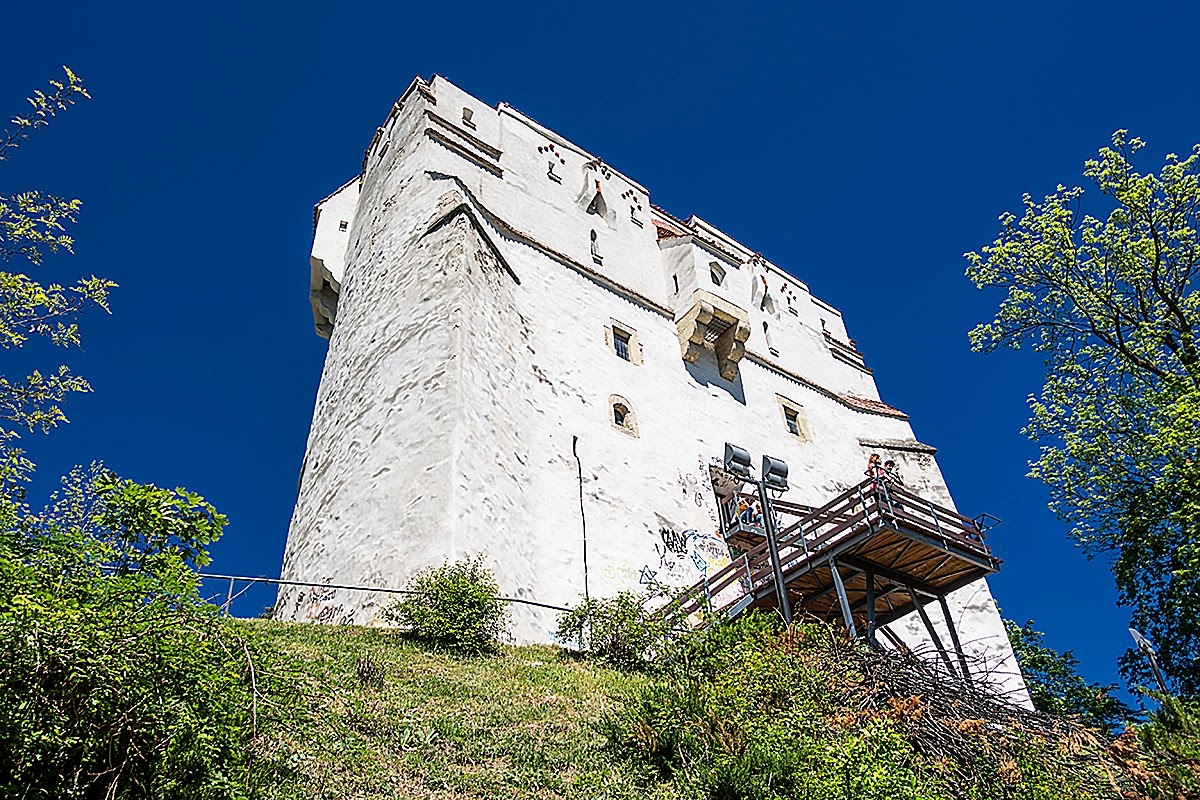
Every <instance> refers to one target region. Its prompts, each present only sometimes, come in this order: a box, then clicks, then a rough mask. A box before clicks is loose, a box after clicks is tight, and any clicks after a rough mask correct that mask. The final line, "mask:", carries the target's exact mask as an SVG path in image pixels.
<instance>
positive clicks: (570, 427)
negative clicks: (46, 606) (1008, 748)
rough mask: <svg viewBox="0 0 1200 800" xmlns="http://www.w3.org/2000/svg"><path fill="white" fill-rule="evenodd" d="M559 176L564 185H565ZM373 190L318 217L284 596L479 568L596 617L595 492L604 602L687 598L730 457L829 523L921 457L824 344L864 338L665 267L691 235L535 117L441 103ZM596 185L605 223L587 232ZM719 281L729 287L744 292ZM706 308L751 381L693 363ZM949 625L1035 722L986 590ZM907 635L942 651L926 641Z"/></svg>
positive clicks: (303, 599) (525, 614)
mask: <svg viewBox="0 0 1200 800" xmlns="http://www.w3.org/2000/svg"><path fill="white" fill-rule="evenodd" d="M435 100H436V102H435ZM463 108H471V109H472V111H473V114H472V122H474V123H475V127H474V128H473V129H469V128H464V127H463V126H462V124H461V121H462V109H463ZM550 145H553V146H554V150H553V155H552V156H551V155H549V154H548V151H547V148H548V147H549V146H550ZM538 148H543V150H542V152H539V150H538ZM551 157H553V158H555V159H561V160H560V161H558V169H557V170H556V172H557V174H558V175H559V176H560V177H561V179H562V180H561V182H557V181H555V180H552V179H551V178H550V177H549V176H548V175H547V167H548V165H547V162H548V160H549V159H550V158H551ZM563 162H565V163H563ZM364 165H365V170H364V174H363V176H362V180H361V182H359V181H352V182H351V183H350V184H347V186H346V187H343V189H342V190H339V192H337V193H335V194H334V195H332V196H331V197H330V198H327V199H326V200H325V201H322V204H321V205H320V206H319V209H318V219H317V225H316V229H317V230H316V236H315V240H314V248H313V262H314V274H316V265H317V262H318V261H319V262H320V264H321V265H322V266H323V268H324V270H325V271H326V272H327V273H328V274H329V275H331V276H332V277H334V278H336V281H337V284H338V288H339V289H340V294H339V296H338V299H337V322H336V325H335V326H334V327H333V332H332V338H331V340H330V344H329V351H328V355H327V357H326V363H325V369H324V372H323V374H322V378H321V385H320V389H319V391H318V395H317V403H316V409H315V411H314V415H313V423H312V428H311V431H310V434H309V441H308V448H307V455H306V458H305V466H304V470H303V474H302V477H301V486H300V494H299V498H298V500H297V503H296V509H295V513H294V516H293V519H292V524H291V529H290V531H289V534H288V545H287V552H286V554H285V558H284V566H283V577H284V578H286V579H290V580H304V581H312V582H316V583H322V582H330V583H335V584H337V583H344V584H359V585H381V586H392V587H397V588H399V587H402V586H403V585H404V583H405V581H406V580H407V579H408V578H409V577H410V576H411V575H412V574H413V573H414V572H415V571H416V570H418V569H420V568H421V567H424V566H428V565H432V564H440V563H442V562H443V561H444V560H447V559H454V558H457V557H460V556H463V555H467V554H471V553H475V552H483V553H485V554H486V557H487V560H488V562H489V564H490V565H491V566H492V568H493V569H494V570H495V571H496V574H497V577H498V579H499V581H500V584H501V588H502V591H503V592H504V593H506V594H509V595H512V596H515V597H521V598H526V599H531V600H537V601H540V602H544V603H550V604H555V605H563V606H570V605H573V604H574V603H576V602H577V601H578V599H579V597H580V596H581V594H582V593H583V588H584V569H583V557H582V553H583V537H582V521H581V515H580V499H579V492H580V481H579V475H580V472H582V488H583V495H584V496H583V506H584V513H585V514H586V521H587V541H588V544H587V546H588V567H589V574H588V583H589V589H590V592H591V594H592V595H593V596H604V595H611V594H613V593H615V592H617V591H619V590H621V589H630V588H631V589H637V588H638V587H639V586H640V585H644V584H645V583H646V582H647V581H650V580H656V581H660V582H664V583H673V584H679V585H683V584H689V583H692V582H693V581H695V580H696V579H697V578H698V577H699V576H700V575H701V574H702V573H701V568H703V567H705V566H706V565H707V568H708V569H715V568H718V567H719V566H722V565H723V564H724V563H727V559H728V552H727V551H726V550H723V543H722V542H721V541H720V539H719V535H718V534H717V532H716V530H717V516H716V513H717V512H716V508H715V507H714V499H713V495H712V491H711V489H710V487H709V486H708V477H707V476H708V465H709V463H710V462H711V461H712V459H714V458H715V457H719V456H720V454H721V452H722V449H723V445H724V442H726V441H732V442H735V443H738V444H740V445H742V446H743V447H746V448H747V449H749V450H750V451H751V452H752V453H755V454H761V453H769V454H770V455H773V456H776V457H779V458H783V459H784V460H785V461H787V462H788V464H789V466H790V468H791V474H790V481H791V485H792V487H793V489H792V491H791V493H790V496H789V499H791V500H794V501H797V502H803V503H809V504H813V505H820V504H822V503H824V502H825V501H826V500H828V499H829V498H831V497H832V496H834V495H835V494H837V493H839V492H840V491H842V490H843V489H845V488H846V487H848V486H851V485H853V484H855V483H857V482H858V481H860V480H861V479H862V475H863V468H864V464H865V457H866V453H867V452H868V449H865V448H864V447H863V445H861V444H860V443H859V439H860V438H863V439H868V440H906V441H912V440H913V434H912V429H911V428H910V426H909V424H908V422H907V420H905V419H903V418H900V417H898V416H895V415H886V414H880V413H868V412H865V411H863V410H860V409H857V408H855V407H853V406H852V404H851V403H849V402H848V401H846V400H845V399H844V397H843V396H845V395H857V396H859V397H866V398H870V399H878V392H877V390H876V388H875V384H874V381H873V379H872V378H871V376H870V374H868V373H867V372H866V371H864V370H861V369H858V368H856V367H854V366H852V365H849V364H846V363H845V362H844V361H842V360H838V359H836V358H834V357H833V355H832V354H831V351H830V348H829V345H828V343H827V342H826V340H825V337H824V334H823V333H822V325H824V330H825V331H828V332H829V334H830V335H831V336H833V337H835V338H836V339H838V340H840V341H843V342H846V341H848V337H847V334H846V330H845V326H844V323H843V321H842V318H841V314H840V313H838V312H837V311H836V310H835V309H832V308H831V307H830V306H828V305H827V304H825V303H823V302H821V301H819V300H817V299H815V298H814V297H813V296H812V295H811V293H810V292H809V290H808V287H807V285H805V284H804V283H803V282H801V281H799V280H797V279H795V278H793V277H791V276H790V275H787V274H786V273H784V272H783V271H782V270H780V269H779V268H777V267H775V266H774V265H772V264H770V263H769V262H767V261H765V260H763V259H761V258H760V257H755V256H754V254H753V253H752V252H751V251H749V250H748V249H747V248H745V247H744V246H742V245H741V244H739V243H737V242H735V241H733V240H732V239H729V238H728V237H725V236H724V234H721V233H720V231H718V230H717V229H715V228H713V227H712V226H711V225H709V224H708V223H705V222H703V221H701V220H698V219H696V218H691V219H690V220H688V221H686V222H685V223H684V224H683V227H684V228H685V230H684V233H685V234H686V235H685V236H683V237H680V238H678V239H670V238H668V239H664V240H662V241H661V242H660V241H659V239H658V234H657V228H656V226H655V224H653V220H654V219H656V218H657V219H658V220H660V221H662V222H663V223H664V224H666V225H669V226H675V227H679V226H680V223H679V222H678V221H675V220H673V219H671V218H668V217H666V216H664V215H661V214H659V213H658V212H656V211H652V209H651V207H650V200H649V196H648V194H647V193H646V190H645V189H644V188H643V187H641V186H640V185H639V184H637V183H635V182H633V181H631V180H629V179H628V178H626V177H624V176H623V175H621V174H620V173H618V172H616V171H615V170H613V169H611V168H610V167H607V166H605V165H601V164H598V163H597V162H596V161H595V159H593V157H591V156H590V155H588V154H587V153H584V152H583V151H581V150H579V149H578V148H577V147H575V146H574V145H571V144H570V143H568V142H566V141H565V140H563V139H561V137H558V136H557V135H555V134H552V133H550V132H548V131H546V130H545V129H543V128H541V127H540V126H538V125H537V124H536V123H533V122H532V121H530V120H528V119H527V118H525V117H523V116H522V115H520V114H519V113H518V112H516V111H514V110H513V109H511V108H509V107H507V106H504V105H503V104H502V105H501V106H500V107H498V108H497V109H490V108H488V107H487V106H485V105H484V104H482V103H480V102H479V101H478V100H476V99H474V98H472V97H470V96H469V95H467V94H465V93H464V92H462V91H461V90H459V89H458V88H457V87H454V86H453V85H451V84H450V83H449V82H447V81H445V80H444V79H442V78H435V79H434V80H433V81H432V82H431V83H430V84H428V85H424V84H423V82H418V83H416V84H414V87H413V88H412V89H410V91H409V92H407V93H406V95H405V96H404V97H403V98H402V100H401V102H400V103H399V104H398V106H397V107H396V108H395V109H393V112H392V114H390V115H389V118H388V122H387V123H386V124H385V126H384V127H383V128H381V129H380V132H379V133H378V134H377V135H376V137H375V139H374V140H373V142H372V145H371V147H370V148H369V149H368V152H367V154H366V158H365V161H364ZM497 173H501V174H497ZM597 181H599V182H600V186H601V192H602V194H603V196H604V198H605V200H606V203H605V204H606V206H607V210H608V213H607V214H605V215H604V216H603V218H601V217H600V216H599V215H596V214H589V213H587V211H586V209H587V207H588V205H589V203H590V201H591V199H592V198H593V197H594V188H595V185H596V182H597ZM631 205H632V206H633V207H634V208H635V209H636V208H637V206H638V205H640V206H641V208H642V212H641V221H642V223H643V224H642V225H641V226H638V225H637V224H635V223H634V222H633V221H632V220H631V218H630V217H631V214H630V206H631ZM343 219H345V220H348V221H349V223H350V224H349V226H348V231H347V232H346V233H345V234H343V236H344V240H342V241H344V245H345V249H344V251H343V253H344V256H342V254H341V253H339V252H338V247H339V239H338V237H337V236H336V235H335V234H338V233H339V231H338V230H337V225H338V221H340V220H343ZM593 230H594V231H596V232H597V239H598V241H599V243H600V251H601V254H602V256H603V259H602V262H601V263H597V262H596V261H595V260H594V259H593V257H592V251H591V238H590V233H591V231H593ZM711 261H719V262H720V263H721V265H722V267H723V268H724V269H725V271H726V281H725V283H724V285H722V286H721V287H715V286H713V285H712V283H711V281H710V279H709V269H708V265H709V263H710V262H711ZM343 270H344V272H343ZM510 271H511V272H510ZM589 271H592V272H594V273H595V274H594V275H591V274H589ZM672 275H677V276H678V277H679V280H680V292H679V294H678V295H676V293H675V292H674V287H673V283H672ZM514 276H515V277H514ZM518 281H519V282H518ZM314 282H315V281H314ZM693 288H703V289H705V290H708V291H713V292H714V293H719V294H720V296H721V297H722V298H724V299H726V300H729V301H730V302H732V303H734V304H736V305H738V306H740V307H742V308H744V309H746V310H747V311H748V312H749V317H750V321H751V329H752V332H751V338H750V341H749V342H748V343H747V355H746V357H745V358H743V359H742V361H741V363H740V371H739V375H738V378H737V379H736V380H735V381H726V380H724V379H722V378H721V377H720V374H719V372H718V369H717V364H716V361H715V358H714V357H713V355H712V353H711V352H706V353H705V354H704V355H703V356H702V357H701V358H700V360H698V361H697V362H696V363H695V364H688V363H686V362H684V361H683V360H682V359H681V358H680V346H679V341H678V339H677V336H676V329H675V320H674V317H675V316H677V315H681V314H682V313H684V312H685V311H686V308H685V307H684V306H683V305H681V304H684V300H682V299H681V298H689V297H690V296H691V291H692V289H693ZM789 297H790V303H789ZM789 305H790V306H791V307H792V308H793V309H795V313H791V312H789V311H788V310H787V309H788V306H789ZM612 320H618V321H619V322H620V324H621V325H623V326H625V327H629V328H632V329H633V330H634V331H635V332H636V335H637V339H638V340H639V342H640V346H641V350H642V356H643V359H642V363H641V364H639V365H635V364H633V363H630V362H627V361H624V360H622V359H621V358H619V357H618V356H617V355H616V354H615V353H613V352H612V350H611V349H610V346H609V345H608V344H606V341H605V335H604V328H605V326H606V325H609V324H611V322H612ZM764 321H766V322H768V323H769V325H770V328H771V339H772V341H771V344H772V345H773V346H774V348H775V349H776V352H777V353H778V355H773V354H772V353H771V352H770V351H769V350H768V347H767V343H766V342H765V340H764V337H763V333H762V323H763V322H764ZM318 322H320V319H318ZM771 362H774V363H777V364H779V365H780V366H781V367H782V371H780V370H776V369H772V368H770V367H769V366H766V364H769V363H771ZM785 372H790V373H793V374H796V375H798V376H800V377H801V378H802V379H803V380H802V381H796V380H793V379H791V378H789V377H788V376H787V375H786V374H784V373H785ZM612 395H620V396H622V397H624V398H627V399H628V400H629V402H630V405H631V406H632V410H633V411H634V413H635V414H636V415H637V420H638V431H639V435H638V436H637V437H636V438H634V437H632V436H630V435H628V434H627V433H626V432H623V431H621V430H618V429H617V428H616V427H615V426H614V425H613V424H612V423H611V417H610V414H611V409H610V407H609V398H610V397H611V396H612ZM777 395H782V396H784V397H786V398H787V399H789V400H790V401H792V402H794V403H796V404H799V405H800V406H802V407H803V409H804V412H805V416H806V419H807V423H808V429H809V432H810V434H811V441H808V442H801V441H799V440H798V439H797V438H795V437H792V436H790V435H788V432H787V430H786V428H785V427H784V421H783V416H782V414H781V412H780V410H779V405H778V400H777ZM573 444H574V451H573ZM574 452H577V453H578V457H579V460H578V461H576V458H575V455H574ZM893 455H899V456H903V457H904V458H905V459H906V460H905V463H904V466H905V475H906V478H907V480H908V483H909V485H910V486H912V487H914V488H915V489H916V490H917V491H918V492H920V493H921V494H922V495H924V496H927V497H930V498H931V499H933V500H934V501H935V502H938V503H940V504H945V505H950V506H952V505H953V501H952V499H951V497H950V494H949V491H948V489H947V488H946V485H945V482H944V480H943V478H942V475H941V473H940V471H939V470H938V468H937V464H936V461H935V460H934V459H933V457H932V456H916V455H911V456H910V454H908V453H905V452H903V451H897V452H896V453H894V454H893ZM386 602H388V599H387V597H386V596H364V595H363V594H362V593H350V592H336V591H331V590H321V591H317V592H314V591H312V590H300V589H288V590H284V591H282V592H281V593H280V598H279V603H278V605H277V612H276V613H277V614H278V615H279V616H282V617H285V618H299V619H305V618H307V619H320V620H321V621H342V622H355V623H359V624H369V623H371V622H372V621H378V618H377V613H378V611H379V609H380V607H381V606H380V604H381V603H386ZM950 604H951V608H952V611H953V613H954V615H955V616H956V623H957V624H958V627H959V630H960V634H961V636H962V638H963V640H964V644H965V646H966V648H967V649H968V650H969V651H971V652H972V653H974V654H977V655H979V656H980V657H983V658H986V659H988V660H989V662H990V663H991V665H992V669H993V670H994V671H997V672H999V673H1004V674H1003V675H1001V677H1000V678H999V679H998V682H999V683H1000V684H1001V685H1002V687H1003V688H1004V689H1005V690H1006V691H1010V692H1012V693H1014V696H1017V697H1018V698H1019V699H1021V700H1023V701H1024V700H1027V696H1026V695H1025V691H1024V684H1023V683H1022V682H1021V679H1020V676H1019V673H1018V672H1017V670H1016V667H1015V662H1014V660H1013V657H1012V652H1011V649H1010V648H1009V646H1008V642H1007V639H1006V637H1005V636H1004V632H1003V628H1002V626H1001V623H1000V618H999V616H998V615H997V613H996V610H995V604H994V602H993V601H992V598H991V594H990V592H989V590H988V588H987V584H986V582H985V581H979V582H978V583H976V584H973V585H972V586H969V587H967V588H965V589H962V590H960V591H959V592H956V593H955V594H954V595H952V596H951V598H950ZM514 612H515V613H514V625H513V633H514V635H515V637H516V639H517V640H519V641H547V640H550V639H551V638H552V636H553V633H552V631H553V630H554V628H555V620H554V612H552V611H547V610H541V609H536V608H531V607H527V606H515V607H514ZM933 616H934V618H935V619H936V618H937V617H938V614H936V613H935V614H933ZM914 620H915V622H914ZM892 627H893V629H894V630H895V631H896V632H897V634H898V635H900V636H901V637H902V638H904V639H906V640H908V641H910V642H912V643H913V644H914V645H919V644H920V643H921V642H923V641H924V639H925V636H924V632H923V630H922V629H921V627H920V621H919V619H916V618H915V617H912V618H910V619H905V620H901V621H899V622H897V623H894V624H893V626H892Z"/></svg>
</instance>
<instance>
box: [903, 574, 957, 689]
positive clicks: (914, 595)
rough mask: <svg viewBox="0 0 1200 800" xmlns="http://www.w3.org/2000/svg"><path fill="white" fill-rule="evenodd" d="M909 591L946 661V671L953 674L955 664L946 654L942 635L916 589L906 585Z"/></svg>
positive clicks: (939, 652)
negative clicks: (927, 612) (930, 617)
mask: <svg viewBox="0 0 1200 800" xmlns="http://www.w3.org/2000/svg"><path fill="white" fill-rule="evenodd" d="M904 588H905V589H906V590H907V591H908V596H909V597H911V598H912V601H913V604H914V605H915V606H916V607H917V613H918V614H920V615H921V622H924V623H925V630H926V631H928V633H929V639H930V641H932V642H933V646H934V647H935V648H936V649H937V651H938V655H940V656H941V657H942V661H945V662H946V671H947V672H949V673H950V674H951V675H953V674H954V665H953V664H952V663H950V656H948V655H946V647H945V645H943V644H942V637H940V636H938V634H937V630H936V629H935V628H934V627H933V622H932V621H931V620H930V619H929V615H928V614H926V613H925V605H924V604H923V603H922V602H921V600H920V598H918V597H917V593H916V591H915V590H914V589H913V588H912V587H911V586H905V587H904Z"/></svg>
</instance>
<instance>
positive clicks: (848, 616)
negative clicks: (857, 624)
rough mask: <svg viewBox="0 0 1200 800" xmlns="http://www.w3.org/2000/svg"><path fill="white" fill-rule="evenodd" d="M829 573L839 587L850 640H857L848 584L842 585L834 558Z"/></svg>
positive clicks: (844, 620)
mask: <svg viewBox="0 0 1200 800" xmlns="http://www.w3.org/2000/svg"><path fill="white" fill-rule="evenodd" d="M829 571H830V573H832V575H833V583H834V585H835V586H837V593H838V601H839V602H840V603H841V604H842V621H843V622H845V623H846V630H848V631H850V638H851V639H857V638H858V631H856V630H855V629H854V615H853V614H851V613H850V597H849V596H848V595H847V594H846V584H844V583H842V576H841V573H839V572H838V565H837V561H835V560H833V559H832V558H831V559H829Z"/></svg>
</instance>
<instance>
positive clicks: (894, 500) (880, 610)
mask: <svg viewBox="0 0 1200 800" xmlns="http://www.w3.org/2000/svg"><path fill="white" fill-rule="evenodd" d="M739 499H744V500H746V501H747V502H748V503H752V502H753V501H756V500H757V499H758V497H757V495H748V494H741V493H730V494H728V495H726V496H724V497H719V498H718V500H719V502H720V506H721V511H722V514H721V516H722V520H721V522H722V530H723V532H724V534H725V536H726V540H727V541H728V542H729V543H730V545H731V546H733V547H734V548H737V549H738V550H741V551H742V552H741V554H740V555H735V557H734V559H733V562H732V563H731V564H730V565H729V566H727V567H725V568H724V569H722V570H720V571H718V572H716V573H715V574H713V575H709V576H707V577H706V578H705V579H704V580H702V581H701V582H699V583H697V584H696V585H695V586H694V587H693V589H692V591H691V592H690V596H691V598H692V599H691V600H689V601H687V602H685V603H684V605H683V608H682V610H683V611H684V612H685V613H689V614H690V613H693V612H695V611H706V612H708V613H716V614H724V615H727V616H736V615H737V614H739V613H741V612H742V611H745V610H746V609H749V608H773V607H775V606H777V605H778V604H779V599H778V593H777V592H776V588H775V575H774V571H773V569H772V565H771V559H770V553H769V550H768V547H767V543H766V537H765V532H764V530H763V526H762V524H761V517H759V518H757V519H756V518H755V517H754V514H753V512H751V513H750V514H742V515H741V516H739V515H738V513H737V503H738V500H739ZM771 505H772V507H773V509H774V513H775V515H776V517H775V520H776V529H777V530H778V532H779V535H778V546H779V556H780V563H781V566H782V574H783V583H784V586H785V587H786V590H787V597H788V600H789V602H790V604H791V607H792V608H793V609H795V610H797V611H803V612H804V613H806V614H809V615H812V616H815V617H817V618H819V619H824V620H837V619H841V621H842V622H843V623H844V624H845V625H846V626H847V628H849V629H850V630H851V631H852V632H854V633H855V634H856V635H857V634H860V633H861V634H863V635H865V637H866V638H867V639H868V640H870V641H872V642H873V641H874V636H875V633H876V631H877V630H879V629H880V626H882V625H885V624H887V623H888V622H891V621H893V620H896V619H898V618H900V617H903V616H905V615H907V614H909V613H911V612H913V611H917V612H918V613H919V614H920V615H921V617H922V619H923V621H924V622H925V625H926V627H927V628H929V629H930V630H932V625H931V624H930V622H929V619H928V616H927V614H926V611H925V606H926V605H927V604H928V603H930V602H933V601H936V602H938V603H939V604H940V605H941V606H942V611H943V614H946V616H947V619H948V611H947V609H946V608H945V596H946V595H947V594H949V593H950V592H952V591H954V590H955V589H957V588H959V587H961V586H965V585H966V584H968V583H971V582H972V581H975V580H978V579H979V578H982V577H984V576H985V575H988V574H990V573H993V572H996V571H997V570H998V569H999V567H1000V559H998V558H996V557H995V556H994V555H992V553H991V550H989V549H988V546H987V545H986V544H985V542H984V531H983V529H982V526H981V525H980V524H979V523H977V522H976V521H975V520H972V519H969V518H967V517H964V516H962V515H961V514H959V513H957V512H956V511H953V510H952V509H949V508H945V507H943V506H939V505H936V504H935V503H932V502H930V501H929V500H926V499H924V498H921V497H919V496H917V495H916V494H913V493H912V492H909V491H907V490H905V489H902V488H899V487H897V486H894V485H887V484H885V483H884V482H882V481H876V480H868V481H864V482H863V483H861V484H859V485H858V486H855V487H853V488H851V489H849V490H848V491H846V492H843V493H842V494H840V495H838V496H837V497H835V498H834V499H833V500H831V501H830V502H828V503H826V504H825V505H823V506H821V507H820V508H812V507H809V506H803V505H798V504H793V503H787V502H784V501H772V504H771ZM885 634H886V631H885ZM950 635H951V638H952V639H954V640H955V641H954V650H955V651H957V652H959V653H961V650H962V648H961V647H960V646H959V643H958V641H957V638H958V637H957V633H956V632H955V631H954V628H953V625H952V624H950ZM934 642H935V645H937V646H938V648H939V650H943V648H942V646H941V643H940V642H938V641H937V639H936V634H935V635H934ZM943 657H945V651H943ZM963 669H964V670H965V664H963Z"/></svg>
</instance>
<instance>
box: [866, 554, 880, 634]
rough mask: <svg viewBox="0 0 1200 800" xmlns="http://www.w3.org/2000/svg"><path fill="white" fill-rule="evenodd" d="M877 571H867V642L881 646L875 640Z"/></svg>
mask: <svg viewBox="0 0 1200 800" xmlns="http://www.w3.org/2000/svg"><path fill="white" fill-rule="evenodd" d="M875 627H876V626H875V573H873V572H869V571H868V572H867V644H869V645H871V646H872V647H879V642H877V641H876V640H875Z"/></svg>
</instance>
